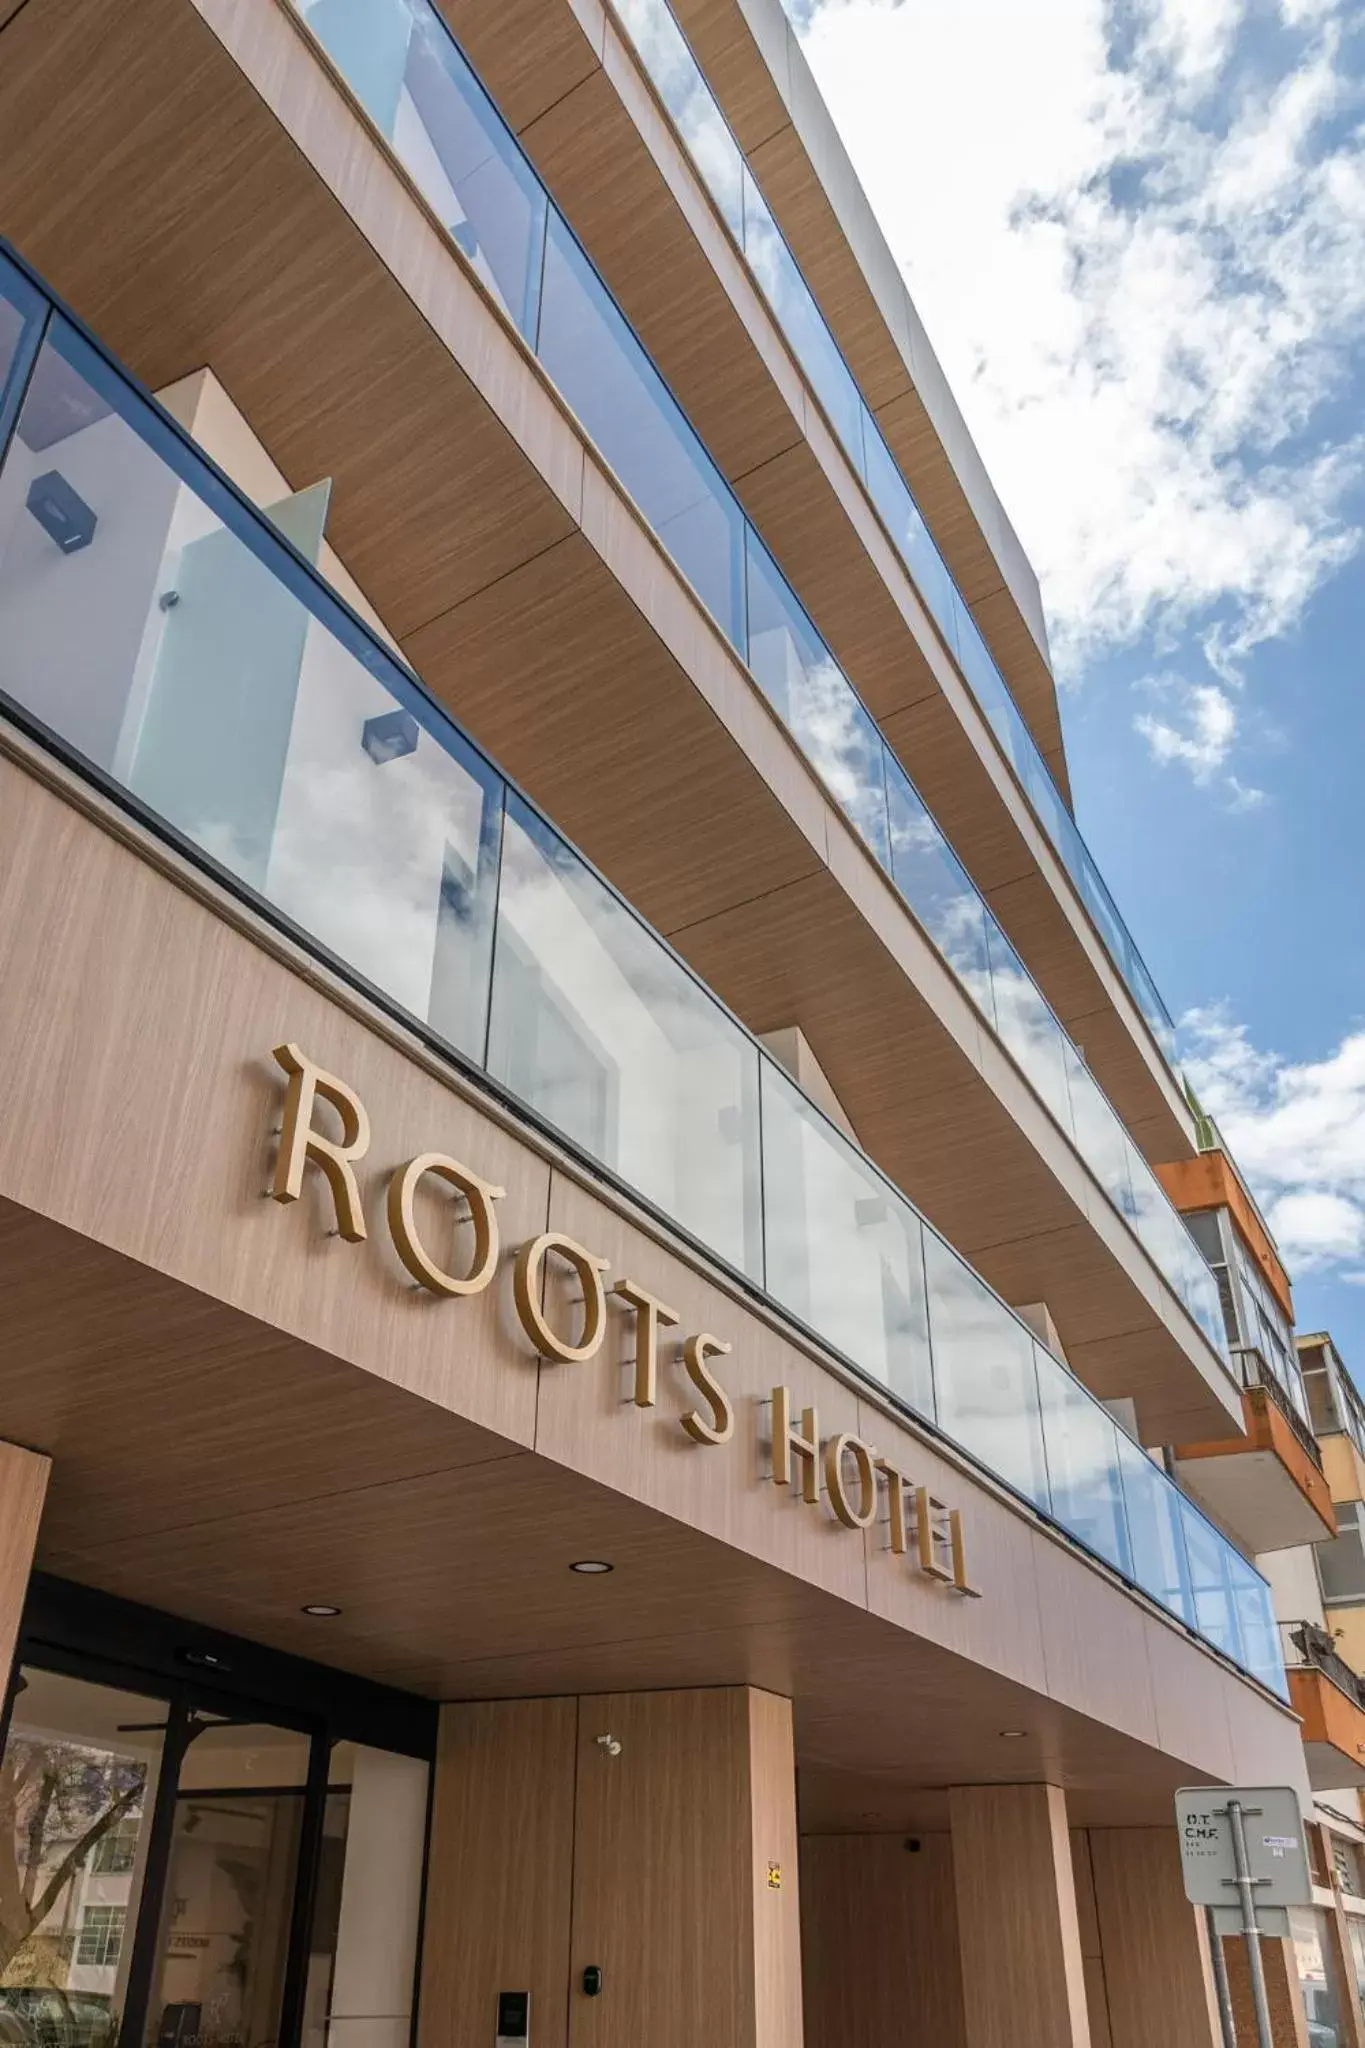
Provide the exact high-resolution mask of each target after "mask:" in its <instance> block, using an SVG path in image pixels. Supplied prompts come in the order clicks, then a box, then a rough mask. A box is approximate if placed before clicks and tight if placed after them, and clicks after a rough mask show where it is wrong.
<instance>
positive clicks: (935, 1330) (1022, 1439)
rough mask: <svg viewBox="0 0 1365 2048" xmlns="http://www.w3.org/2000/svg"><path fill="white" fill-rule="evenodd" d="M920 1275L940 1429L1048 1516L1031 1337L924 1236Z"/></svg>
mask: <svg viewBox="0 0 1365 2048" xmlns="http://www.w3.org/2000/svg"><path fill="white" fill-rule="evenodd" d="M924 1271H925V1280H926V1282H927V1285H928V1289H929V1341H930V1344H931V1346H932V1349H933V1354H934V1389H935V1393H936V1394H937V1397H938V1420H939V1427H940V1428H941V1429H942V1430H944V1431H945V1432H946V1433H947V1435H949V1436H950V1437H953V1438H954V1439H955V1440H956V1441H957V1442H958V1443H960V1444H961V1445H962V1446H963V1448H964V1449H965V1450H968V1451H970V1452H971V1453H972V1454H973V1456H974V1457H977V1458H980V1460H981V1462H982V1464H983V1465H986V1466H988V1467H989V1468H990V1470H991V1471H992V1472H998V1473H999V1474H1000V1476H1001V1478H1002V1479H1005V1480H1007V1481H1008V1482H1009V1484H1010V1485H1011V1486H1013V1487H1014V1488H1015V1489H1016V1491H1017V1492H1019V1493H1022V1494H1023V1495H1024V1496H1025V1498H1026V1499H1028V1500H1031V1501H1033V1502H1034V1503H1035V1504H1036V1505H1037V1506H1038V1507H1041V1508H1047V1507H1048V1506H1049V1505H1050V1497H1049V1493H1048V1483H1047V1463H1046V1459H1045V1456H1044V1452H1043V1430H1042V1421H1041V1417H1040V1414H1039V1408H1038V1375H1037V1369H1036V1367H1035V1364H1034V1345H1033V1339H1032V1337H1031V1336H1030V1335H1029V1333H1028V1331H1027V1330H1026V1329H1025V1328H1024V1326H1023V1324H1022V1323H1021V1322H1019V1321H1018V1320H1017V1319H1016V1318H1015V1317H1014V1316H1012V1315H1011V1314H1010V1311H1009V1310H1008V1309H1007V1308H1006V1307H1005V1305H1004V1303H1003V1302H1002V1301H999V1300H998V1299H997V1298H996V1296H995V1295H993V1294H992V1293H991V1291H990V1289H989V1287H987V1286H986V1284H985V1282H984V1281H983V1280H979V1279H978V1278H977V1276H976V1274H975V1273H974V1272H973V1271H972V1270H971V1267H970V1266H967V1265H965V1264H964V1263H963V1261H962V1260H961V1259H960V1258H959V1257H958V1256H957V1253H956V1252H955V1251H953V1250H951V1248H950V1247H949V1246H948V1245H946V1244H945V1243H944V1242H943V1239H942V1238H941V1237H938V1236H937V1235H936V1234H935V1233H934V1232H933V1231H932V1230H929V1229H926V1230H925V1232H924Z"/></svg>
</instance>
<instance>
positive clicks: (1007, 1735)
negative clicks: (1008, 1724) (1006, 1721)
mask: <svg viewBox="0 0 1365 2048" xmlns="http://www.w3.org/2000/svg"><path fill="white" fill-rule="evenodd" d="M1027 1734H1028V1729H1027V1728H1002V1729H1001V1730H1000V1740H1001V1741H1002V1742H1022V1741H1023V1740H1024V1737H1025V1736H1026V1735H1027Z"/></svg>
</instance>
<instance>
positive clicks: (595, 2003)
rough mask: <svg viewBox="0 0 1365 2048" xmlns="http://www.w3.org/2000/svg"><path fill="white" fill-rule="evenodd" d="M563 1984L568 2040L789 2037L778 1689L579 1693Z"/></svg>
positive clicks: (590, 2044) (796, 2047)
mask: <svg viewBox="0 0 1365 2048" xmlns="http://www.w3.org/2000/svg"><path fill="white" fill-rule="evenodd" d="M604 1735H610V1736H611V1737H612V1739H613V1741H615V1742H619V1743H620V1745H621V1750H620V1754H619V1756H613V1755H612V1754H611V1753H610V1752H609V1750H608V1749H607V1748H606V1747H605V1746H604V1745H603V1744H602V1743H601V1741H600V1740H599V1738H600V1737H602V1736H604ZM592 1965H596V1966H597V1967H598V1968H599V1969H600V1970H601V1971H602V1979H603V1988H602V1992H601V1995H600V1997H597V1998H588V1997H585V1996H584V1994H583V1990H582V1975H583V1971H584V1970H585V1969H587V1968H588V1967H590V1966H592ZM569 1988H570V2035H569V2038H570V2044H571V2048H642V2044H644V2043H647V2044H648V2048H722V2044H723V2048H801V1930H800V1904H799V1897H798V1885H797V1840H796V1771H795V1763H794V1760H793V1754H792V1727H791V1703H790V1702H789V1701H788V1700H782V1699H777V1698H774V1697H773V1695H772V1694H770V1693H762V1692H756V1691H754V1690H752V1689H750V1688H748V1687H721V1688H718V1689H717V1690H714V1691H705V1692H655V1693H630V1694H619V1693H618V1694H615V1695H608V1696H605V1697H602V1698H596V1699H587V1698H585V1699H583V1700H581V1701H580V1703H579V1730H578V1808H577V1829H576V1834H575V1842H574V1913H573V1952H572V1959H571V1965H570V1987H569Z"/></svg>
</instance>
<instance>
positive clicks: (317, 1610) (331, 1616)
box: [300, 1600, 341, 1621]
mask: <svg viewBox="0 0 1365 2048" xmlns="http://www.w3.org/2000/svg"><path fill="white" fill-rule="evenodd" d="M300 1612H301V1613H303V1614H311V1615H312V1617H313V1619H314V1621H334V1620H335V1619H336V1617H337V1615H338V1614H340V1612H341V1609H340V1608H339V1607H332V1606H329V1604H328V1603H327V1601H325V1600H310V1601H309V1602H308V1605H307V1606H306V1607H303V1608H301V1609H300Z"/></svg>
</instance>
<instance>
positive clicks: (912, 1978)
mask: <svg viewBox="0 0 1365 2048" xmlns="http://www.w3.org/2000/svg"><path fill="white" fill-rule="evenodd" d="M801 1975H802V1982H803V1984H804V1987H805V2007H806V2041H805V2048H849V2043H850V2042H859V2043H862V2042H868V2043H872V2042H882V2041H898V2040H901V2039H913V2040H915V2041H921V2042H924V2043H930V2042H932V2044H933V2048H966V2041H967V2036H966V2031H965V2029H966V2020H965V2017H964V2014H963V2008H962V1965H961V1963H960V1961H959V1960H958V1944H957V1898H956V1894H955V1892H954V1889H953V1848H952V1840H951V1838H950V1837H949V1836H948V1835H942V1834H938V1835H913V1836H909V1837H907V1836H905V1835H807V1836H805V1837H803V1839H802V1843H801Z"/></svg>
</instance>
